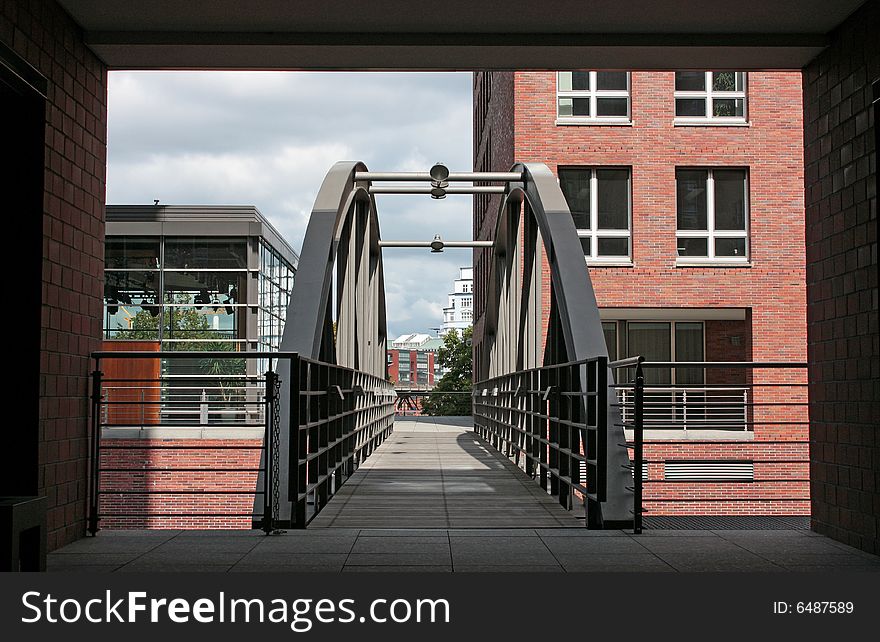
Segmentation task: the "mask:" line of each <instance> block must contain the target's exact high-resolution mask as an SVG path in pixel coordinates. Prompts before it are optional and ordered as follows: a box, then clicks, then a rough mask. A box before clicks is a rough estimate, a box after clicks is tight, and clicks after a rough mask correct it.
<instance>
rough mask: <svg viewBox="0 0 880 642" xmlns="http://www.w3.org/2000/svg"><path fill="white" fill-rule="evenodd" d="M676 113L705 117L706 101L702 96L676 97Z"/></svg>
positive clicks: (678, 114) (677, 114)
mask: <svg viewBox="0 0 880 642" xmlns="http://www.w3.org/2000/svg"><path fill="white" fill-rule="evenodd" d="M675 115H676V116H695V117H703V116H705V115H706V101H705V100H704V99H702V98H676V99H675Z"/></svg>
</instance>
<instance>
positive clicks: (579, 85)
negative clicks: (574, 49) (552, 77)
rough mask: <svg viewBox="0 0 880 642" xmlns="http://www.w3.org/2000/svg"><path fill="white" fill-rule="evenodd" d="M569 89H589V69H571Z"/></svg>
mask: <svg viewBox="0 0 880 642" xmlns="http://www.w3.org/2000/svg"><path fill="white" fill-rule="evenodd" d="M571 89H572V90H573V91H589V90H590V72H589V71H572V72H571Z"/></svg>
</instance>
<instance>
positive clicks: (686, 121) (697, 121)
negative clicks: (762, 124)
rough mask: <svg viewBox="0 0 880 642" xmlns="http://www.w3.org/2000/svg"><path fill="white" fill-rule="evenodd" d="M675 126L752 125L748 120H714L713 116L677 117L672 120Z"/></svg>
mask: <svg viewBox="0 0 880 642" xmlns="http://www.w3.org/2000/svg"><path fill="white" fill-rule="evenodd" d="M672 124H673V125H674V126H675V127H751V126H752V123H750V122H749V121H747V120H743V121H735V120H713V119H711V118H676V119H675V120H673V121H672Z"/></svg>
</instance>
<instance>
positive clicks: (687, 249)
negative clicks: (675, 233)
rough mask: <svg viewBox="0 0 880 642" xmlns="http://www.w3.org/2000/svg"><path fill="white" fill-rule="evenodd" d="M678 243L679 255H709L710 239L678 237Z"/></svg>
mask: <svg viewBox="0 0 880 642" xmlns="http://www.w3.org/2000/svg"><path fill="white" fill-rule="evenodd" d="M677 243H678V255H679V256H709V241H708V239H705V238H702V239H700V238H697V239H689V238H682V237H678V240H677Z"/></svg>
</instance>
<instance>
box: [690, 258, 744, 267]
mask: <svg viewBox="0 0 880 642" xmlns="http://www.w3.org/2000/svg"><path fill="white" fill-rule="evenodd" d="M675 267H712V268H717V267H723V268H750V267H752V262H751V261H681V260H679V261H676V262H675Z"/></svg>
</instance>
